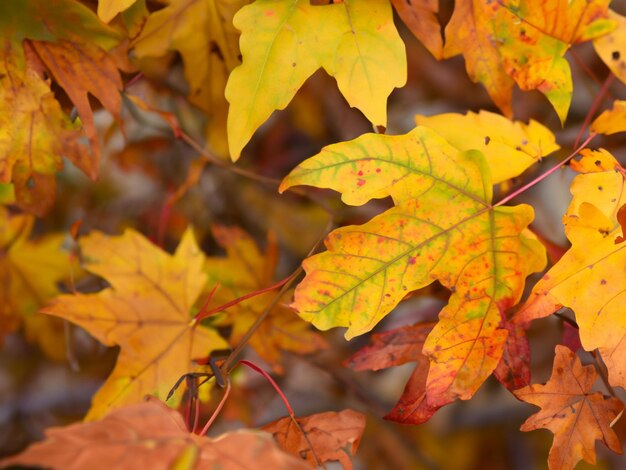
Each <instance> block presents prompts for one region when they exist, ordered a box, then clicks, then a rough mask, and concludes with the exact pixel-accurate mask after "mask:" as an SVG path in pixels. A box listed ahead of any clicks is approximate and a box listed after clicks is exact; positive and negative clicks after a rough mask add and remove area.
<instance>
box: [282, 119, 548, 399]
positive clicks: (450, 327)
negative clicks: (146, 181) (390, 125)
mask: <svg viewBox="0 0 626 470" xmlns="http://www.w3.org/2000/svg"><path fill="white" fill-rule="evenodd" d="M298 184H309V185H313V186H317V187H322V188H325V187H328V188H332V189H334V190H336V191H339V192H340V193H341V194H342V200H343V201H344V202H345V203H347V204H350V205H359V204H363V203H365V202H367V201H368V200H370V199H372V198H382V197H386V196H391V198H392V199H393V202H394V204H395V207H393V208H391V209H389V210H387V211H385V212H384V213H382V214H380V215H378V216H376V217H374V218H373V219H372V220H370V221H369V222H367V223H366V224H364V225H360V226H347V227H342V228H339V229H337V230H335V231H333V232H331V234H330V235H329V236H328V238H327V239H326V242H325V243H326V247H327V250H328V251H326V252H324V253H321V254H318V255H315V256H312V257H310V258H308V259H306V260H305V261H304V263H303V267H304V269H305V271H306V273H307V275H306V277H305V279H304V280H303V281H302V282H301V283H300V284H299V285H298V287H297V288H296V292H295V301H294V303H293V307H294V308H295V309H296V310H297V311H298V312H299V314H300V316H301V317H303V318H304V319H306V320H308V321H310V322H312V323H313V324H314V325H315V326H316V327H318V328H320V329H328V328H332V327H336V326H346V327H348V330H347V332H346V335H345V336H346V338H347V339H350V338H352V337H354V336H356V335H359V334H363V333H365V332H367V331H369V330H371V329H372V328H373V327H374V325H376V323H378V322H379V321H380V320H381V319H382V318H383V317H384V316H385V315H387V314H388V313H389V312H390V311H391V310H392V309H393V308H394V307H395V306H396V305H397V304H398V303H399V302H400V301H401V300H402V298H403V297H404V296H405V295H407V294H408V293H409V292H411V291H413V290H416V289H419V288H421V287H424V286H426V285H428V284H430V283H432V282H433V281H435V280H439V282H441V283H442V284H443V285H444V286H445V287H447V288H448V289H450V290H451V291H452V295H451V296H450V300H449V303H448V305H447V306H446V307H445V308H444V309H443V310H442V311H441V313H440V314H439V323H438V324H437V326H435V328H434V329H433V331H432V332H431V334H430V335H429V336H428V339H427V340H426V343H425V345H424V354H426V355H427V356H428V357H429V360H430V370H429V376H428V384H427V388H428V394H429V397H428V401H429V404H430V406H443V404H446V403H449V402H451V401H453V400H454V399H456V398H462V399H468V398H469V397H471V395H472V394H473V393H474V392H475V391H476V390H477V388H478V387H479V386H480V385H481V384H482V382H483V381H484V380H485V379H486V378H487V377H488V376H489V374H491V372H492V371H493V370H494V368H495V367H496V366H497V364H498V362H499V361H500V359H501V356H502V353H503V348H504V343H505V341H506V337H507V335H508V333H507V330H506V329H502V328H499V325H500V323H501V320H502V314H503V312H504V311H506V309H508V308H509V307H511V306H513V305H515V304H516V303H517V302H518V301H519V299H520V296H521V294H522V291H523V287H524V282H525V278H526V276H527V275H528V274H530V273H532V272H536V271H539V270H540V269H542V268H543V266H544V265H545V262H546V261H545V250H544V248H543V247H542V245H541V244H540V243H539V242H538V241H537V240H535V239H533V238H531V236H530V235H529V234H528V232H527V231H525V230H526V226H527V225H528V224H529V223H530V222H531V220H532V218H533V211H532V208H531V207H529V206H526V205H519V206H517V207H494V206H492V205H491V197H492V186H491V180H490V175H489V168H488V166H487V163H486V161H485V159H484V157H483V156H482V155H481V154H480V152H477V151H469V152H458V151H457V150H456V149H454V148H453V147H451V146H450V145H449V144H448V143H447V142H446V141H445V140H444V139H442V138H441V137H440V136H439V135H437V134H436V133H435V132H434V131H432V130H430V129H428V128H425V127H418V128H416V129H414V130H413V131H411V132H410V133H408V134H406V135H403V136H387V135H373V134H369V135H364V136H361V137H359V138H358V139H356V140H354V141H351V142H344V143H340V144H336V145H331V146H329V147H326V148H324V149H323V150H322V152H321V153H320V154H318V155H316V156H314V157H312V158H310V159H308V160H306V161H305V162H303V163H302V164H301V165H299V166H298V167H297V168H296V169H295V170H293V171H292V172H291V173H290V174H289V175H288V176H287V177H286V178H285V180H284V181H283V182H282V184H281V187H280V190H281V191H284V190H285V189H287V188H289V187H291V186H294V185H298Z"/></svg>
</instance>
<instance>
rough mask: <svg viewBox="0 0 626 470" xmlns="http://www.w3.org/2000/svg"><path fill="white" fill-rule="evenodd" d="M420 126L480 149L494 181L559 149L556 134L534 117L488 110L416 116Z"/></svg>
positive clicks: (460, 145) (464, 147) (452, 141)
mask: <svg viewBox="0 0 626 470" xmlns="http://www.w3.org/2000/svg"><path fill="white" fill-rule="evenodd" d="M415 122H416V124H418V125H421V126H426V127H429V128H431V129H433V130H434V131H435V132H437V133H438V134H439V135H441V136H442V137H444V138H445V139H446V140H447V141H448V142H449V143H450V144H452V145H453V146H454V147H456V148H457V149H459V150H472V149H474V150H480V151H481V153H482V154H483V155H484V157H485V159H486V160H487V164H488V165H489V170H490V171H491V177H492V180H493V184H498V183H501V182H502V181H506V180H508V179H511V178H513V177H515V176H518V175H519V174H521V173H522V172H523V171H524V170H526V169H527V168H529V167H530V166H531V165H533V164H534V163H535V162H537V161H538V160H540V159H541V158H542V157H545V156H546V155H549V154H550V153H552V152H554V151H555V150H558V149H559V146H558V145H557V143H556V139H555V137H554V134H553V133H552V132H550V130H549V129H548V128H547V127H545V126H543V125H541V124H539V123H538V122H537V121H535V120H533V119H531V120H530V122H529V123H528V124H524V123H523V122H520V121H512V120H510V119H507V118H505V117H504V116H500V115H499V114H495V113H490V112H488V111H480V112H479V113H472V112H469V113H467V114H465V115H463V114H456V113H447V114H438V115H436V116H430V117H427V116H422V115H419V114H418V115H417V116H415Z"/></svg>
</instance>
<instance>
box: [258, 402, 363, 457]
mask: <svg viewBox="0 0 626 470" xmlns="http://www.w3.org/2000/svg"><path fill="white" fill-rule="evenodd" d="M296 421H297V422H298V424H299V425H300V428H301V429H298V426H296V425H295V423H294V422H293V420H292V419H291V418H290V417H285V418H281V419H279V420H277V421H274V422H272V423H269V424H266V425H265V426H263V428H262V429H263V431H267V432H271V433H272V434H273V435H274V439H275V440H276V442H277V443H278V446H279V447H280V448H281V449H283V450H284V451H286V452H289V453H290V454H294V455H297V456H300V457H302V458H304V459H306V461H307V462H308V463H309V464H310V465H311V466H312V467H313V468H317V466H318V465H317V464H319V463H324V462H328V461H334V460H338V461H339V462H340V463H341V465H342V466H343V468H345V469H351V468H352V462H351V460H350V457H349V456H351V455H354V454H355V452H356V450H357V449H358V447H359V443H360V442H361V436H362V435H363V431H364V430H365V416H364V415H363V414H361V413H358V412H356V411H353V410H343V411H340V412H334V411H328V412H325V413H317V414H314V415H311V416H305V417H303V418H296ZM303 432H304V433H305V434H306V438H305V436H304V435H303ZM311 447H312V448H313V449H311ZM316 459H317V460H318V462H317V463H316V462H315V460H316Z"/></svg>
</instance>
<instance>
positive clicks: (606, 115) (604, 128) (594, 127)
mask: <svg viewBox="0 0 626 470" xmlns="http://www.w3.org/2000/svg"><path fill="white" fill-rule="evenodd" d="M589 129H590V130H591V132H597V133H598V134H605V135H610V134H617V133H618V132H626V101H620V100H615V101H614V102H613V107H612V108H611V109H607V110H606V111H604V112H603V113H602V114H600V116H598V117H597V118H596V119H594V121H593V122H592V123H591V126H590V127H589Z"/></svg>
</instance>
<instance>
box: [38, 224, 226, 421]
mask: <svg viewBox="0 0 626 470" xmlns="http://www.w3.org/2000/svg"><path fill="white" fill-rule="evenodd" d="M79 244H80V248H81V250H82V254H83V257H84V259H85V262H84V267H85V269H86V270H87V271H89V272H91V273H93V274H96V275H98V276H101V277H103V278H105V279H106V280H107V281H108V282H109V283H110V285H111V287H110V288H107V289H104V290H103V291H101V292H99V293H97V294H76V295H62V296H59V297H57V298H56V299H55V300H54V301H53V302H52V303H51V304H50V305H49V306H48V307H46V308H44V309H43V310H42V311H43V312H44V313H48V314H51V315H56V316H58V317H61V318H65V319H67V320H69V321H71V322H73V323H76V324H77V325H80V326H81V327H83V328H84V329H85V330H87V331H88V332H89V333H91V334H92V335H93V336H95V337H96V338H97V339H98V340H99V341H100V342H102V343H103V344H105V345H107V346H116V345H117V346H119V347H120V354H119V357H118V359H117V363H116V365H115V369H114V370H113V372H112V373H111V375H110V376H109V377H108V378H107V380H106V382H105V383H104V385H103V386H102V387H101V388H100V390H99V391H98V392H97V393H96V395H95V396H94V398H93V401H92V405H91V409H90V410H89V413H88V414H87V417H86V419H87V420H95V419H98V418H99V417H101V416H103V415H104V414H105V413H106V412H107V411H108V410H110V409H112V408H119V407H121V406H124V405H126V404H131V403H138V402H140V401H141V400H142V399H143V397H144V395H146V394H153V395H155V396H157V397H159V398H165V396H167V393H168V391H169V390H170V389H171V387H172V386H173V385H174V383H175V382H176V380H177V379H178V378H179V377H180V376H181V375H182V374H185V373H187V372H191V371H193V370H195V368H196V367H197V366H195V365H194V364H193V363H192V360H193V359H194V358H198V357H204V356H206V355H207V354H209V353H210V352H211V351H212V350H215V349H223V348H224V347H227V343H226V342H225V341H224V340H223V339H222V338H221V337H220V336H219V335H218V334H217V333H216V332H215V331H213V330H211V329H209V328H206V327H204V326H201V325H199V324H198V323H197V321H196V320H195V319H194V318H193V316H192V307H193V306H194V303H195V301H196V300H197V298H198V296H199V295H200V293H201V291H202V289H203V288H204V286H205V283H206V276H205V275H204V274H203V272H202V267H203V264H204V260H205V257H204V254H203V253H202V252H201V251H200V249H199V248H198V246H197V245H196V241H195V239H194V236H193V233H192V232H191V230H187V232H186V233H185V235H184V236H183V239H182V241H181V242H180V245H179V246H178V249H177V250H176V253H175V254H174V255H169V254H167V253H165V252H163V251H162V250H160V249H159V248H158V247H156V246H154V245H153V244H152V243H150V242H149V241H148V240H146V239H145V238H144V237H143V236H141V235H140V234H138V233H136V232H134V231H132V230H127V231H126V232H125V233H124V234H123V235H121V236H119V237H110V236H107V235H104V234H102V233H100V232H93V233H91V234H90V235H88V236H86V237H84V238H82V239H81V240H80V242H79Z"/></svg>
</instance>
